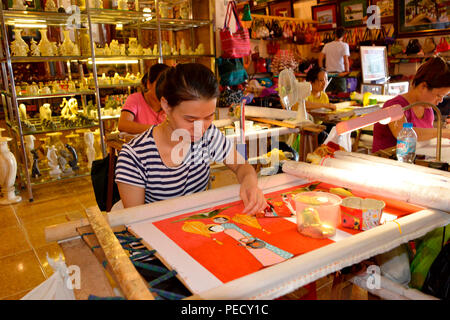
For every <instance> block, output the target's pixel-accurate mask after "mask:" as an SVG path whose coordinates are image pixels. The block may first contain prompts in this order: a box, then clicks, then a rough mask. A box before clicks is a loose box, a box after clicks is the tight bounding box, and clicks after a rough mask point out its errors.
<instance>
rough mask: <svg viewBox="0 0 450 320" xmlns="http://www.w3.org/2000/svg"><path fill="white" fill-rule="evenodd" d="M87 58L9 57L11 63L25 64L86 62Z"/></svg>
mask: <svg viewBox="0 0 450 320" xmlns="http://www.w3.org/2000/svg"><path fill="white" fill-rule="evenodd" d="M87 60H88V57H87V56H51V57H42V56H26V57H25V56H23V57H19V56H14V57H11V62H13V63H27V62H48V61H71V62H72V61H77V62H78V61H87Z"/></svg>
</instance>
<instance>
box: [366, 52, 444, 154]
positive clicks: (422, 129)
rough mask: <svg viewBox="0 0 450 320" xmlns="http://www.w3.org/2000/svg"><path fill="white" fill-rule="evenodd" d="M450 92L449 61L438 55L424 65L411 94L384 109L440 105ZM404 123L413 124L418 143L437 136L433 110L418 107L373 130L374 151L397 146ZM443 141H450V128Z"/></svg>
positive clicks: (385, 105)
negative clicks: (398, 118)
mask: <svg viewBox="0 0 450 320" xmlns="http://www.w3.org/2000/svg"><path fill="white" fill-rule="evenodd" d="M449 92H450V66H449V62H446V61H445V60H444V59H442V58H441V57H438V56H434V57H431V58H429V59H428V60H427V61H426V62H425V63H423V64H422V65H421V66H420V67H419V69H418V70H417V73H416V74H415V76H414V79H413V80H412V84H411V87H410V89H409V91H408V92H407V93H405V94H402V95H399V96H396V97H395V98H393V99H391V100H388V101H386V102H385V103H384V105H383V108H387V107H390V106H393V105H396V104H398V105H401V106H402V107H406V106H408V105H410V104H412V103H415V102H429V103H432V104H435V105H437V104H439V103H441V102H442V100H443V98H444V97H445V96H447V95H448V94H449ZM404 122H412V123H413V126H414V131H415V132H416V134H417V140H418V141H424V140H430V139H433V138H435V137H436V136H437V129H436V128H433V122H434V113H433V109H432V108H431V107H428V106H426V105H424V106H421V105H417V106H414V107H412V108H411V109H409V110H406V111H404V117H403V118H402V119H400V120H397V121H393V122H391V123H389V124H385V125H383V124H380V123H375V124H374V128H373V144H372V152H376V151H378V150H382V149H386V148H389V147H393V146H395V145H396V144H397V138H396V137H397V135H398V133H399V132H400V130H401V129H402V127H403V123H404ZM442 137H443V138H450V129H443V130H442Z"/></svg>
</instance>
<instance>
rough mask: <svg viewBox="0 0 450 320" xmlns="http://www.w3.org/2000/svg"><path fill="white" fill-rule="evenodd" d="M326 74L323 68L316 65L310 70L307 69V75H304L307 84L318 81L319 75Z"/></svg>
mask: <svg viewBox="0 0 450 320" xmlns="http://www.w3.org/2000/svg"><path fill="white" fill-rule="evenodd" d="M322 71H323V72H326V70H325V68H321V67H319V66H318V65H315V66H314V67H312V68H311V69H309V71H308V73H307V74H306V81H308V82H314V81H316V80H317V79H318V77H319V73H321V72H322Z"/></svg>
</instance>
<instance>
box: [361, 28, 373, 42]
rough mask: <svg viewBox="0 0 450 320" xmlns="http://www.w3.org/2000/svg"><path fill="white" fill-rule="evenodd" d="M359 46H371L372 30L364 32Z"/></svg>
mask: <svg viewBox="0 0 450 320" xmlns="http://www.w3.org/2000/svg"><path fill="white" fill-rule="evenodd" d="M359 45H360V46H371V45H373V38H372V30H370V29H366V31H364V35H363V37H362V39H361V41H360V42H359Z"/></svg>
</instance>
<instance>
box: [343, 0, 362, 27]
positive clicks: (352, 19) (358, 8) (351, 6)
mask: <svg viewBox="0 0 450 320" xmlns="http://www.w3.org/2000/svg"><path fill="white" fill-rule="evenodd" d="M340 12H341V24H342V26H344V27H356V26H361V25H363V23H364V22H363V21H364V19H365V17H366V14H367V1H365V0H351V1H344V2H341V3H340Z"/></svg>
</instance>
